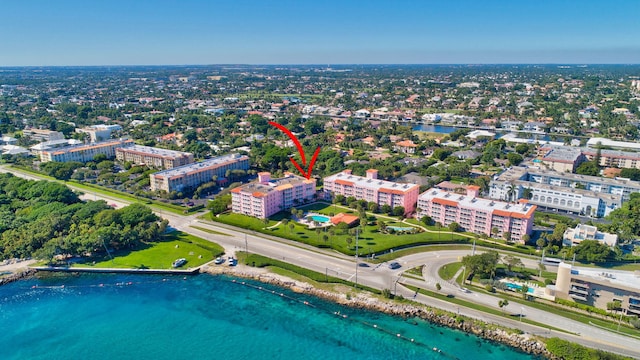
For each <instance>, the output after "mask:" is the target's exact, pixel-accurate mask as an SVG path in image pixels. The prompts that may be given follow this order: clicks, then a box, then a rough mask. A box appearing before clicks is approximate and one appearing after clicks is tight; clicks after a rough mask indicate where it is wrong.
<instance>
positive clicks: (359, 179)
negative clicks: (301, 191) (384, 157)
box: [324, 172, 420, 193]
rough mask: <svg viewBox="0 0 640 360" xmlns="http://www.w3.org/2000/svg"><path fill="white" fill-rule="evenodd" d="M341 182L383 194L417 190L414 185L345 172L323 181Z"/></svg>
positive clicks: (416, 186) (417, 186)
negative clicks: (391, 191) (389, 191)
mask: <svg viewBox="0 0 640 360" xmlns="http://www.w3.org/2000/svg"><path fill="white" fill-rule="evenodd" d="M339 180H342V181H343V182H344V183H350V184H349V185H353V186H355V187H361V188H368V189H376V190H378V191H380V190H381V189H382V191H383V192H384V190H397V191H401V192H403V193H404V192H408V191H410V190H412V189H413V188H419V187H420V186H419V185H416V184H404V183H396V182H393V181H387V180H381V179H368V178H366V177H364V176H358V175H353V174H349V173H345V172H339V173H337V174H333V175H330V176H327V177H325V178H324V181H325V182H326V181H333V182H336V181H339Z"/></svg>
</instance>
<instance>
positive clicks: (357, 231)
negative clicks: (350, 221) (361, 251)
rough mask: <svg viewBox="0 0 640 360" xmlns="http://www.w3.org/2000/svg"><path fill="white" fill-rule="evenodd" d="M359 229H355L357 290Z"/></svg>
mask: <svg viewBox="0 0 640 360" xmlns="http://www.w3.org/2000/svg"><path fill="white" fill-rule="evenodd" d="M359 230H360V228H359V227H357V228H356V288H358V234H359V232H360V231H359Z"/></svg>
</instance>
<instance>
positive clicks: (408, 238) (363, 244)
mask: <svg viewBox="0 0 640 360" xmlns="http://www.w3.org/2000/svg"><path fill="white" fill-rule="evenodd" d="M300 208H301V209H303V210H305V211H313V212H318V213H321V214H325V215H330V214H331V213H335V214H337V213H341V212H343V213H351V214H355V211H354V210H346V209H344V208H341V207H339V206H338V207H335V208H334V206H333V205H331V204H326V203H315V204H311V205H307V206H303V207H300ZM368 216H369V217H368V220H369V225H368V226H366V227H364V229H362V228H360V232H359V234H358V246H359V247H360V251H359V253H360V254H361V255H367V254H372V253H380V252H384V251H387V250H389V249H394V248H399V247H400V248H401V247H406V246H412V245H422V244H430V243H449V242H467V241H468V239H467V238H464V237H462V236H459V235H456V234H454V235H453V236H452V235H450V234H438V233H427V232H422V233H416V234H405V235H399V234H385V233H380V232H379V231H378V228H377V226H375V225H374V224H375V223H376V222H377V220H378V219H379V218H378V217H377V216H376V215H373V214H370V213H368ZM285 218H289V216H288V213H287V212H280V213H278V214H276V215H275V216H273V217H272V218H271V219H270V220H269V222H268V224H265V222H264V221H262V220H260V219H256V218H253V217H250V216H245V215H240V214H221V215H219V216H217V217H214V218H211V219H212V220H214V221H219V222H222V223H226V224H229V225H233V226H237V227H241V228H244V229H250V230H254V231H259V232H262V233H265V234H270V235H274V236H278V237H282V238H286V239H291V240H295V241H299V242H302V243H305V244H309V245H313V246H317V247H326V248H329V247H330V248H333V249H335V250H337V251H340V252H342V253H345V254H349V255H353V254H355V251H356V248H355V246H356V236H355V230H354V229H350V230H348V232H347V233H345V232H344V231H341V230H339V229H337V228H335V227H329V228H322V229H320V230H319V232H317V231H316V230H315V229H313V230H309V229H308V228H307V226H306V225H302V224H299V223H297V222H294V221H289V222H288V224H286V225H285V224H283V223H281V224H280V225H278V226H275V227H272V228H270V229H266V227H271V226H274V225H276V224H277V223H278V222H279V221H280V220H282V219H285ZM382 220H383V221H385V223H386V224H387V225H388V226H400V227H409V226H410V225H407V224H404V223H401V222H400V221H399V220H393V219H387V218H382ZM291 225H293V227H291ZM324 235H326V236H327V240H326V241H325V240H324ZM347 239H350V240H351V243H350V244H348V243H347Z"/></svg>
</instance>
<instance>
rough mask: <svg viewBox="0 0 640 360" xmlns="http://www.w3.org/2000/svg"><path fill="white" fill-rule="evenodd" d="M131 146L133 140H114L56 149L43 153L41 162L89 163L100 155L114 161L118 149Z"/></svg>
mask: <svg viewBox="0 0 640 360" xmlns="http://www.w3.org/2000/svg"><path fill="white" fill-rule="evenodd" d="M131 145H133V140H129V139H114V140H109V141H103V142H98V143H91V144H84V145H77V146H67V147H62V148H54V149H50V150H45V151H42V153H41V154H40V160H41V161H42V162H47V161H58V162H68V161H79V162H87V161H91V160H93V157H94V156H96V155H98V154H103V155H105V156H106V157H107V158H108V159H113V158H115V157H116V148H121V147H126V146H131Z"/></svg>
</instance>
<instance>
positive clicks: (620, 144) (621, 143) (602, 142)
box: [587, 138, 640, 150]
mask: <svg viewBox="0 0 640 360" xmlns="http://www.w3.org/2000/svg"><path fill="white" fill-rule="evenodd" d="M598 143H600V145H602V146H611V147H617V148H627V149H635V150H640V143H636V142H626V141H615V140H611V139H605V138H591V139H589V141H587V146H589V147H595V146H598Z"/></svg>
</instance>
